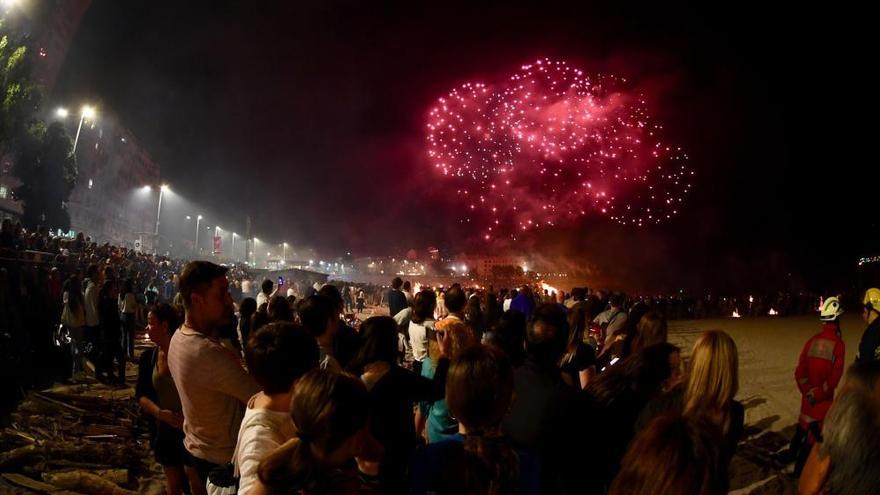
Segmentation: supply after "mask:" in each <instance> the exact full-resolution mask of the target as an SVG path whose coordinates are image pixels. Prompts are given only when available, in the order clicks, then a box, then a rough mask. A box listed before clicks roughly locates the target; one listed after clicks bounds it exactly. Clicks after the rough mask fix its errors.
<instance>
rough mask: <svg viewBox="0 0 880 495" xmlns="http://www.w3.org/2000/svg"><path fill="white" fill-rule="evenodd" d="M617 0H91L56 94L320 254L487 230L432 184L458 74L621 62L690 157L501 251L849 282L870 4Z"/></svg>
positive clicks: (622, 272)
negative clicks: (441, 117) (628, 213)
mask: <svg viewBox="0 0 880 495" xmlns="http://www.w3.org/2000/svg"><path fill="white" fill-rule="evenodd" d="M415 3H419V4H420V5H412V4H415ZM619 3H620V2H603V3H600V4H595V3H594V4H590V3H588V2H577V6H564V5H562V4H553V3H551V2H531V3H529V4H523V5H517V4H514V3H512V2H494V3H486V4H483V5H482V6H479V7H477V6H474V5H471V3H469V2H468V3H450V2H444V3H436V2H431V3H420V2H409V3H404V4H400V5H392V4H386V5H384V6H380V5H378V2H330V1H326V2H312V3H311V4H310V5H308V4H306V2H285V3H284V4H281V3H280V2H279V3H277V4H276V3H270V2H157V1H143V2H141V1H137V2H118V1H113V0H98V1H94V2H93V3H92V6H91V7H90V10H89V11H88V12H87V13H86V15H85V17H84V19H83V22H82V24H81V26H80V30H79V33H78V35H77V38H76V39H75V40H74V42H73V46H72V47H71V49H70V51H69V53H68V57H67V61H66V63H65V65H64V67H63V69H62V72H61V75H60V79H59V82H58V85H57V87H56V91H55V95H54V98H55V99H56V100H57V101H77V100H80V99H83V100H84V99H92V100H96V99H97V100H99V101H101V102H102V103H101V104H102V105H103V106H105V107H107V108H108V109H109V111H112V112H113V113H114V114H115V115H116V116H117V117H118V118H119V119H121V120H122V121H123V122H124V123H125V125H126V126H127V127H129V128H130V129H131V130H132V131H133V132H134V133H135V134H136V135H137V136H138V137H139V139H140V140H141V141H142V143H143V144H144V146H145V147H146V148H147V149H148V150H149V151H150V153H151V154H152V155H153V157H154V158H155V159H156V160H157V161H158V162H159V163H160V165H161V167H162V175H163V179H164V180H166V181H167V182H168V183H170V184H171V185H172V187H173V188H174V190H175V191H176V192H179V193H180V194H181V195H183V196H185V197H186V198H188V199H190V200H193V201H195V202H197V203H199V204H201V205H204V206H205V208H207V209H209V210H211V211H214V212H217V213H219V214H221V216H223V217H224V218H228V220H224V222H223V223H224V224H227V225H232V226H233V228H235V229H238V230H239V231H240V232H242V231H243V230H244V223H245V215H248V214H249V215H251V217H252V219H253V222H254V231H255V232H256V233H257V235H258V236H260V237H261V238H262V237H266V238H269V239H274V240H277V241H278V242H280V241H281V240H287V241H289V242H291V243H293V244H295V245H303V244H305V245H310V246H313V247H315V248H316V249H318V250H319V251H320V252H321V253H327V254H328V256H329V255H338V254H341V253H344V252H345V251H349V250H350V251H354V253H353V254H355V255H371V254H386V253H387V254H400V253H402V252H404V251H405V250H407V249H409V248H416V249H424V248H425V247H426V246H429V245H437V246H440V247H441V248H442V249H444V250H445V251H446V252H461V251H469V252H472V251H478V250H480V249H485V250H492V251H497V250H503V249H505V247H504V246H485V245H481V244H480V243H479V242H477V241H476V240H475V238H476V236H477V233H476V232H473V231H469V230H468V229H466V228H462V227H461V226H460V225H459V224H458V223H457V222H456V220H455V219H456V218H457V213H458V209H459V208H462V205H461V204H459V203H457V202H456V201H455V195H454V193H453V192H451V191H448V190H446V189H444V188H443V187H442V185H441V186H440V187H438V186H437V185H436V183H435V179H434V176H433V175H432V173H433V172H432V171H431V169H430V168H429V166H430V165H429V164H428V162H427V159H426V156H425V152H424V149H425V141H424V132H423V126H424V122H425V117H426V114H427V111H428V109H429V107H430V105H431V104H432V103H433V102H434V100H435V99H436V98H437V97H438V96H440V95H442V94H445V93H446V92H447V91H448V90H449V89H450V88H452V87H453V86H455V85H458V84H460V83H462V82H465V81H472V80H477V79H481V78H483V79H491V78H493V77H497V76H498V75H499V74H507V73H509V72H511V70H513V69H515V68H516V67H518V66H519V65H521V64H523V63H527V62H531V61H533V60H535V59H536V58H538V57H545V56H547V57H554V58H561V59H565V60H567V61H568V62H569V63H570V64H575V65H578V66H580V67H581V68H583V69H584V70H586V71H594V72H599V71H613V72H615V73H617V74H620V75H624V76H626V77H628V78H631V79H634V80H636V81H638V83H639V85H640V86H641V87H643V88H646V90H647V91H648V92H649V93H650V94H649V96H650V98H651V99H652V101H653V102H654V105H653V107H654V108H653V110H654V113H655V115H656V116H657V117H658V118H659V119H660V120H662V121H663V123H664V124H665V126H666V131H665V132H666V137H667V138H669V140H671V141H673V142H675V143H676V144H680V145H682V146H683V147H685V148H686V149H687V150H688V151H689V154H690V162H689V164H690V166H691V167H693V168H694V169H696V170H697V174H698V175H697V179H696V182H695V184H694V190H693V193H692V194H691V196H690V198H689V200H688V202H687V205H686V207H685V209H684V211H683V213H682V214H681V215H680V216H678V217H677V218H675V219H673V220H672V221H670V222H669V223H667V224H665V225H663V226H660V227H651V228H643V229H633V228H625V227H621V226H618V225H616V224H612V223H609V222H607V221H606V220H603V219H601V218H596V217H591V218H587V219H585V220H583V221H581V222H578V223H576V224H572V225H568V226H565V227H561V228H556V229H553V230H542V231H539V232H537V234H535V235H533V236H532V237H531V238H529V239H525V240H522V241H521V242H520V244H519V245H517V246H514V248H515V249H518V250H521V251H527V252H535V253H542V254H543V255H544V256H545V257H546V258H552V259H554V260H557V261H558V260H567V261H566V262H564V263H562V264H563V265H568V266H581V267H583V266H586V267H590V268H591V269H593V270H595V272H596V273H597V274H601V275H602V276H603V277H606V278H611V279H615V280H617V281H619V282H620V283H621V284H626V285H631V286H640V287H657V288H665V289H672V288H676V287H678V286H680V287H688V288H714V289H716V290H717V289H721V290H724V289H730V290H734V289H736V288H739V287H749V286H766V287H774V286H780V287H785V284H786V283H789V282H786V281H785V280H784V279H785V277H788V279H789V280H790V281H791V282H790V283H791V284H793V285H792V286H793V287H800V286H806V287H808V288H814V289H816V288H820V289H821V288H826V287H827V286H831V285H834V286H836V287H838V288H846V285H847V284H849V283H851V278H848V276H849V274H850V273H851V272H852V269H853V267H854V265H855V261H856V258H857V257H858V256H859V255H867V254H875V252H880V247H878V239H880V228H878V227H880V210H878V208H877V203H876V200H877V198H878V195H877V194H876V190H877V187H878V184H880V174H878V172H877V165H876V158H875V156H874V154H873V149H871V148H872V147H871V146H870V145H871V144H873V142H874V140H873V139H872V137H873V136H871V133H873V131H874V130H875V128H876V124H872V123H871V122H870V120H868V118H869V117H872V116H873V115H874V114H876V106H877V103H876V99H875V98H874V96H873V95H874V94H875V93H876V90H875V89H874V88H872V87H871V79H870V78H868V77H867V74H868V73H869V70H870V67H868V66H867V65H868V64H867V62H868V61H870V60H872V59H875V58H876V56H869V53H868V49H869V47H870V46H872V43H873V40H869V36H868V33H869V32H870V31H869V30H868V29H866V28H865V27H864V26H862V25H860V24H861V23H864V22H867V18H865V17H862V18H864V19H865V20H864V21H862V20H859V19H858V16H854V13H845V12H830V11H822V12H810V11H807V10H806V9H805V8H804V7H803V4H801V6H798V7H792V8H784V7H779V8H776V9H777V10H775V11H771V10H768V8H767V7H760V8H757V7H755V8H747V7H736V8H731V9H730V10H726V11H708V10H702V9H704V8H705V7H700V6H686V5H677V6H673V7H669V6H665V5H664V6H659V5H655V6H650V7H648V6H645V7H637V6H633V5H630V6H628V7H627V8H624V7H619V6H617V4H619ZM658 3H659V2H658ZM664 3H665V2H664ZM789 274H791V275H790V276H789Z"/></svg>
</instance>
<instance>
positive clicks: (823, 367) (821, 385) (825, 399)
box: [794, 322, 845, 428]
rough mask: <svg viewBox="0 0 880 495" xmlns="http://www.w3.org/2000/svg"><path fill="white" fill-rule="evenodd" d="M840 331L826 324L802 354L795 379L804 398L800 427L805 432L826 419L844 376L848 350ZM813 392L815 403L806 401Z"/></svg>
mask: <svg viewBox="0 0 880 495" xmlns="http://www.w3.org/2000/svg"><path fill="white" fill-rule="evenodd" d="M838 331H839V330H838V325H837V323H833V322H826V323H825V324H823V325H822V331H821V332H819V333H817V334H816V335H814V336H813V337H811V338H810V340H808V341H807V343H806V344H805V345H804V349H803V350H802V351H801V357H800V359H799V360H798V366H797V370H795V372H794V377H795V379H796V380H797V384H798V388H799V389H800V390H801V395H802V396H803V398H802V399H801V416H800V423H801V426H803V427H805V428H806V427H807V425H809V424H810V423H812V422H813V421H818V422H822V421H823V420H824V419H825V415H826V414H828V409H829V408H830V407H831V400H832V399H833V398H834V389H835V388H837V383H838V382H840V377H841V375H843V361H844V352H845V348H844V343H843V340H842V339H841V338H840V336H839V335H838ZM811 390H812V392H813V401H812V402H811V401H810V400H809V398H808V397H807V393H808V392H810V391H811Z"/></svg>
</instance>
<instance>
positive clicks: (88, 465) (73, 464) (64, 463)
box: [46, 459, 111, 471]
mask: <svg viewBox="0 0 880 495" xmlns="http://www.w3.org/2000/svg"><path fill="white" fill-rule="evenodd" d="M46 463H47V464H49V465H51V466H55V467H61V468H80V469H87V470H90V471H95V470H101V469H110V468H111V466H110V465H109V464H101V463H96V462H78V461H69V460H67V459H57V460H56V459H49V460H47V461H46Z"/></svg>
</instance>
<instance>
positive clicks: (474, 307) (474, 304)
mask: <svg viewBox="0 0 880 495" xmlns="http://www.w3.org/2000/svg"><path fill="white" fill-rule="evenodd" d="M464 321H466V322H467V324H468V325H470V327H471V329H473V331H474V335H475V336H476V337H477V340H478V341H479V340H482V339H483V333H484V332H485V331H486V326H485V321H484V317H483V309H482V308H481V307H480V296H478V295H476V294H474V295H472V296H471V297H469V298H468V301H467V304H466V305H465V307H464Z"/></svg>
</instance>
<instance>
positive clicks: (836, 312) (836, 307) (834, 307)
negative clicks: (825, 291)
mask: <svg viewBox="0 0 880 495" xmlns="http://www.w3.org/2000/svg"><path fill="white" fill-rule="evenodd" d="M842 314H843V309H842V308H841V307H840V299H838V298H837V297H829V298H828V299H825V302H824V303H822V308H821V309H819V319H820V320H822V321H834V320H836V319H837V317H839V316H840V315H842Z"/></svg>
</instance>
